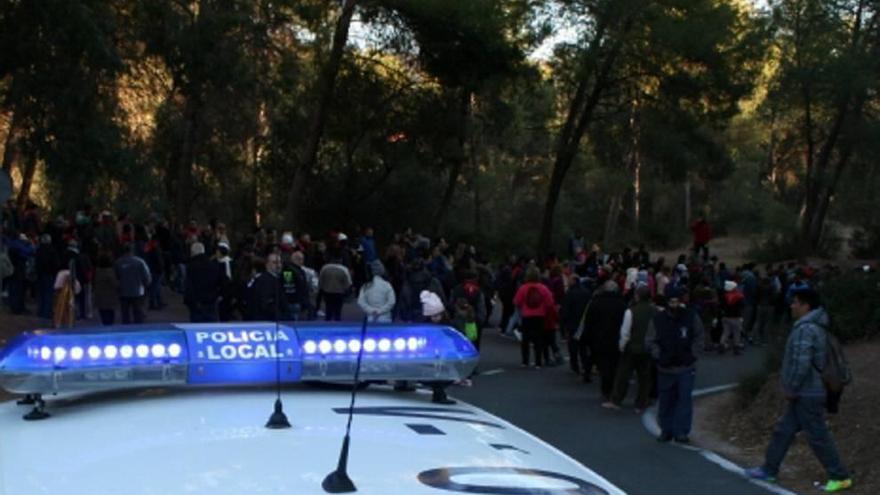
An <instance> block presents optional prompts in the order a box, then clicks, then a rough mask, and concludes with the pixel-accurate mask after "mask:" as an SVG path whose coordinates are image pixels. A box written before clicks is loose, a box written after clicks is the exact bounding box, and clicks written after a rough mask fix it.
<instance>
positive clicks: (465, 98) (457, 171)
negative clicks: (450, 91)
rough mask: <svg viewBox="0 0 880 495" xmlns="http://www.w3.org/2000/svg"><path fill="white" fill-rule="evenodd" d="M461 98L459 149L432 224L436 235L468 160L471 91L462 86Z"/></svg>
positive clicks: (452, 161) (432, 230)
mask: <svg viewBox="0 0 880 495" xmlns="http://www.w3.org/2000/svg"><path fill="white" fill-rule="evenodd" d="M460 91H461V95H460V100H459V102H458V103H459V120H458V150H457V153H456V156H455V157H454V158H453V159H452V160H451V163H450V167H449V179H448V180H447V181H446V189H445V190H444V192H443V198H442V199H441V200H440V206H439V207H438V208H437V213H436V214H435V215H434V224H433V225H432V226H431V233H432V234H433V235H434V236H435V237H436V236H438V235H440V234H441V232H442V230H443V224H444V223H446V217H447V216H448V215H449V207H450V206H451V205H452V198H453V196H454V195H455V189H456V186H457V185H458V178H459V176H460V175H461V170H462V168H464V164H465V162H466V161H467V150H466V149H465V148H466V143H467V139H468V119H469V117H470V113H471V91H470V90H468V89H465V88H461V90H460Z"/></svg>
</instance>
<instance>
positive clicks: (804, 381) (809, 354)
mask: <svg viewBox="0 0 880 495" xmlns="http://www.w3.org/2000/svg"><path fill="white" fill-rule="evenodd" d="M828 323H829V320H828V313H826V312H825V310H824V309H822V308H819V309H814V310H813V311H810V312H809V313H807V314H805V315H804V316H802V317H801V318H800V319H798V321H796V322H795V324H794V328H792V330H791V335H789V336H788V342H786V344H785V356H784V357H783V358H782V388H783V389H784V390H785V392H786V393H787V394H788V395H793V396H797V397H825V385H824V384H823V383H822V375H821V372H820V370H821V369H822V368H824V367H825V355H826V352H827V346H826V339H825V331H826V329H827V328H828Z"/></svg>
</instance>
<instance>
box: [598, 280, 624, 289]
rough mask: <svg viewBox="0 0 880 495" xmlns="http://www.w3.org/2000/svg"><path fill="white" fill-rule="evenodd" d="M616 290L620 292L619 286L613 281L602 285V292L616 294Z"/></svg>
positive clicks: (607, 281)
mask: <svg viewBox="0 0 880 495" xmlns="http://www.w3.org/2000/svg"><path fill="white" fill-rule="evenodd" d="M618 290H620V286H619V285H617V282H615V281H614V280H606V281H605V283H604V284H602V292H617V291H618Z"/></svg>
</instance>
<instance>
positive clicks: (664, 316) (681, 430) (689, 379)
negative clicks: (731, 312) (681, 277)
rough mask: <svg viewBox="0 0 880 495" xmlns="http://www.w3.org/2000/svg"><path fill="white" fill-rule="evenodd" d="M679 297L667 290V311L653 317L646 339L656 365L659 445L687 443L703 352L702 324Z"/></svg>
mask: <svg viewBox="0 0 880 495" xmlns="http://www.w3.org/2000/svg"><path fill="white" fill-rule="evenodd" d="M681 296H682V293H681V291H680V290H678V289H674V288H669V289H667V291H666V298H667V301H666V305H667V307H666V309H665V310H661V311H658V312H657V314H656V315H654V318H653V319H652V320H651V323H650V324H649V325H648V334H647V337H646V342H647V343H648V344H649V346H650V348H651V354H652V355H653V357H654V359H655V360H656V361H657V389H658V393H659V399H660V404H659V408H658V414H657V416H658V418H657V419H658V420H659V422H660V432H661V433H660V436H659V437H657V441H659V442H669V441H670V440H675V441H676V442H677V443H688V442H690V439H689V438H688V435H689V434H690V431H691V425H692V422H693V415H694V408H693V400H692V397H691V394H692V393H693V390H694V378H695V377H696V374H697V370H696V366H695V365H696V362H697V354H698V353H699V351H700V350H701V349H702V348H703V324H702V322H701V320H700V318H699V317H698V316H697V315H696V314H695V313H694V312H693V311H691V310H690V309H689V308H686V307H685V306H684V305H683V304H682V303H681Z"/></svg>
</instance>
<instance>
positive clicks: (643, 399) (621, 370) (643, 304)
mask: <svg viewBox="0 0 880 495" xmlns="http://www.w3.org/2000/svg"><path fill="white" fill-rule="evenodd" d="M656 311H657V310H656V308H655V307H654V304H652V303H651V289H650V288H648V286H647V285H642V286H639V288H638V289H636V294H635V304H633V305H632V306H631V307H630V308H629V309H627V310H626V313H624V315H623V324H622V325H621V326H620V352H621V353H622V354H621V359H620V364H619V365H618V368H617V376H616V377H615V380H614V392H613V393H612V396H611V402H608V403H605V404H602V405H603V406H605V407H608V408H611V409H620V405H621V404H622V403H623V399H625V398H626V393H627V389H628V388H629V378H630V375H632V372H633V371H635V372H636V379H637V383H638V390H639V391H638V395H637V396H636V411H638V412H641V411H644V410H645V408H646V407H648V402H649V400H650V399H649V398H648V393H649V392H650V389H651V383H650V378H651V365H652V362H651V354H650V353H649V352H648V348H647V346H646V345H645V336H646V335H647V333H648V326H649V325H650V324H651V320H653V319H654V314H655V313H656Z"/></svg>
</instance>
